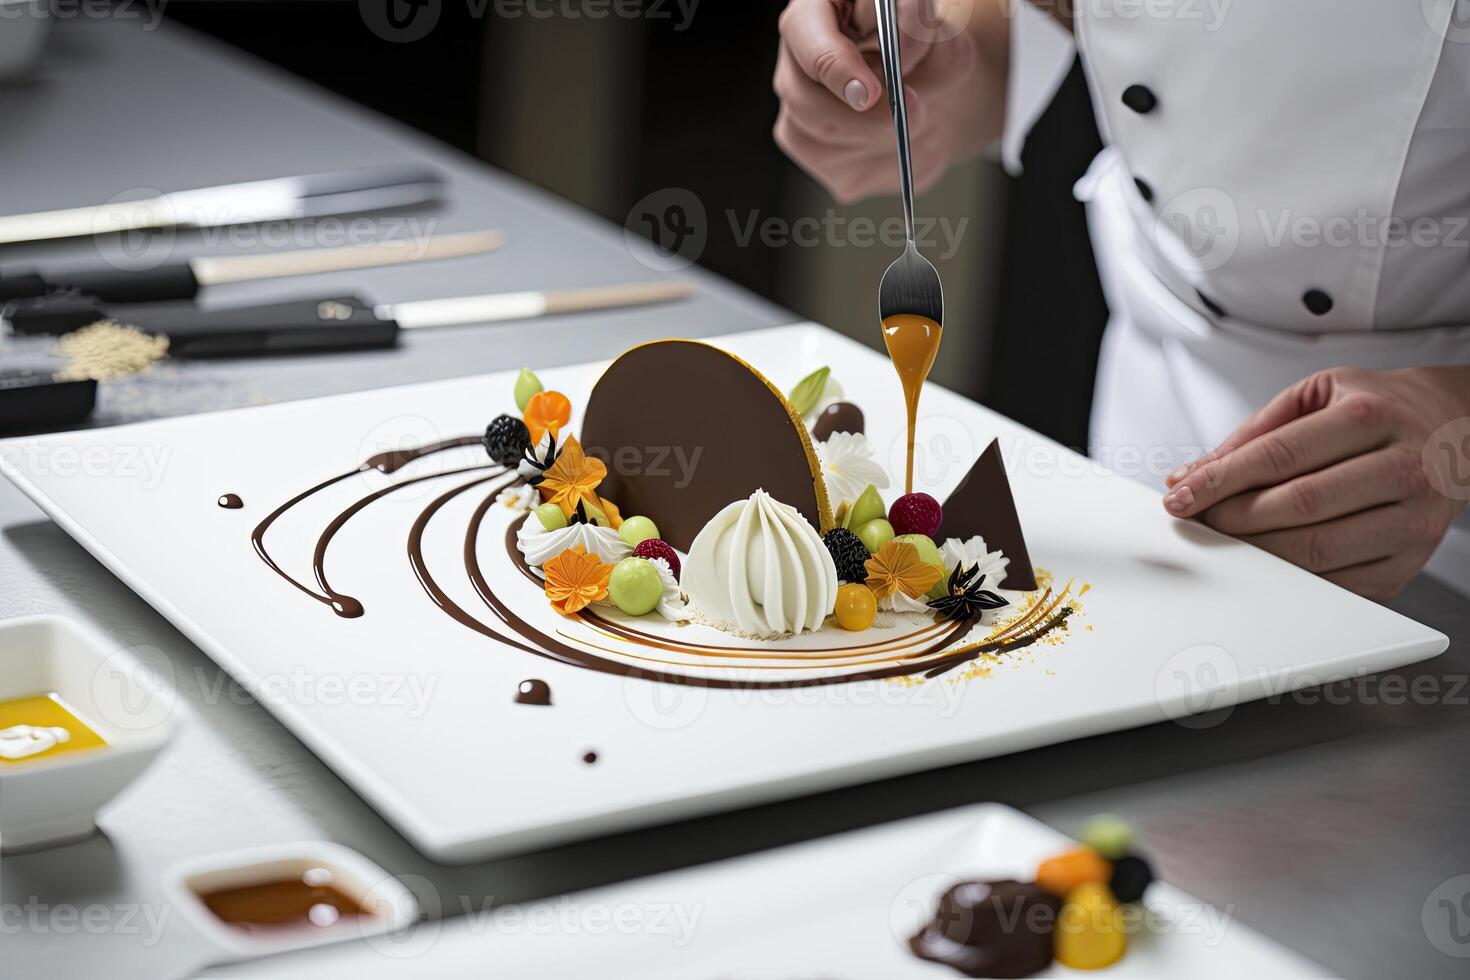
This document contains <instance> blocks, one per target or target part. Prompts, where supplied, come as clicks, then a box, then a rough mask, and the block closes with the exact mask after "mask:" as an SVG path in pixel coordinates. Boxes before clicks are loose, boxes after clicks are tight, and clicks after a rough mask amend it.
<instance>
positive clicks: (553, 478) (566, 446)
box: [537, 436, 607, 517]
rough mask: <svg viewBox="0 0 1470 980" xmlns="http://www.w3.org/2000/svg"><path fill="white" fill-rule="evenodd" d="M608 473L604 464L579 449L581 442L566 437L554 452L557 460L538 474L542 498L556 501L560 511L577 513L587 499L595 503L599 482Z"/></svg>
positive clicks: (568, 515) (568, 514)
mask: <svg viewBox="0 0 1470 980" xmlns="http://www.w3.org/2000/svg"><path fill="white" fill-rule="evenodd" d="M606 476H607V466H606V465H605V464H604V463H603V462H602V460H600V459H598V458H597V457H596V456H588V455H587V454H586V453H584V452H582V444H581V443H579V442H578V441H577V440H576V438H575V437H573V436H567V441H566V442H565V443H563V444H562V447H561V452H560V453H558V454H557V457H556V462H555V463H553V464H551V467H550V468H549V469H548V470H547V471H546V472H545V473H543V474H541V483H540V484H539V486H538V487H537V489H538V490H540V491H541V499H542V500H544V501H546V502H547V503H548V504H556V505H557V506H558V507H560V508H561V512H562V513H563V514H565V515H566V516H567V517H571V516H572V515H573V514H575V513H576V512H577V504H578V503H579V502H581V501H583V500H587V501H589V502H591V503H593V504H597V502H598V500H599V498H598V496H597V487H598V484H600V483H602V481H603V479H604V478H605V477H606Z"/></svg>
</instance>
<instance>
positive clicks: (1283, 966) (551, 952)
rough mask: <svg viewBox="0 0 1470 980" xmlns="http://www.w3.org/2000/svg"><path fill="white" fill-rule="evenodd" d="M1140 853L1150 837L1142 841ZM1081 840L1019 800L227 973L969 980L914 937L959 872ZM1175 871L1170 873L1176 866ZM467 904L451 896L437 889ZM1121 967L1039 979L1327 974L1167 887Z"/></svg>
mask: <svg viewBox="0 0 1470 980" xmlns="http://www.w3.org/2000/svg"><path fill="white" fill-rule="evenodd" d="M1142 843H1143V845H1144V847H1145V849H1146V848H1147V843H1148V842H1147V841H1143V842H1142ZM1070 844H1071V842H1070V841H1069V840H1068V839H1067V838H1066V837H1065V836H1063V835H1062V834H1059V833H1057V832H1056V831H1055V830H1052V829H1051V828H1050V827H1048V826H1046V825H1045V824H1042V823H1039V822H1037V821H1036V820H1033V819H1031V818H1030V817H1028V816H1026V815H1025V814H1022V813H1019V812H1017V811H1015V810H1012V809H1010V808H1009V807H1004V806H999V805H994V804H990V805H985V806H975V807H965V808H964V809H960V810H950V811H947V812H945V813H937V814H932V815H930V816H925V817H917V818H914V819H912V820H904V821H901V822H899V823H893V824H886V825H884V826H881V827H872V828H869V829H867V830H862V831H857V832H854V833H848V834H842V835H840V836H837V837H832V838H829V839H827V840H820V841H813V842H810V843H806V844H798V845H795V846H792V847H785V848H780V849H778V850H775V851H769V852H767V853H764V854H759V855H755V856H752V857H745V858H737V859H734V860H731V861H722V862H719V863H717V864H711V865H707V866H705V867H699V868H690V869H688V870H685V871H677V872H673V873H670V874H665V875H657V876H655V877H652V878H644V879H640V880H637V881H631V882H626V883H624V884H620V885H614V886H611V887H608V888H603V889H598V890H596V891H592V892H586V893H583V894H577V895H569V896H564V897H561V898H555V899H548V900H546V901H543V902H531V903H527V904H524V905H508V906H504V907H499V908H494V909H490V910H480V909H476V910H474V911H471V912H470V913H469V914H468V915H467V916H465V917H464V918H462V919H456V920H451V921H448V922H443V923H426V924H421V925H420V926H419V928H418V930H417V931H416V932H415V933H414V934H412V935H410V936H409V937H407V938H404V939H401V940H399V941H397V942H394V943H386V942H375V943H374V942H368V943H354V944H353V945H350V946H337V947H334V948H332V949H330V950H323V951H318V952H314V953H311V954H308V955H300V956H289V957H284V958H280V959H276V960H272V961H266V962H259V963H254V964H250V965H247V966H241V967H235V968H230V969H228V970H221V971H219V972H218V973H216V974H212V975H215V976H229V977H237V978H240V980H246V978H249V980H298V978H300V980H307V978H315V977H321V976H344V977H346V976H350V977H354V978H356V980H377V978H379V977H382V978H388V977H395V978H396V977H400V976H403V975H404V971H405V969H406V967H407V964H412V965H413V971H414V972H415V973H416V974H419V975H425V976H429V975H432V976H434V977H439V978H443V980H458V978H461V977H464V978H470V977H474V978H480V977H490V976H495V977H531V976H534V977H538V978H540V980H560V978H563V977H565V978H568V980H582V978H584V977H587V976H603V977H639V978H644V980H655V978H660V977H668V978H671V980H672V978H679V980H693V978H714V977H739V978H741V980H758V978H772V980H775V978H786V977H853V978H867V977H873V978H878V977H882V978H885V980H887V978H891V977H921V978H922V977H932V978H934V980H942V978H944V977H958V976H960V974H958V973H956V972H954V971H953V970H951V969H949V968H948V967H945V966H941V965H938V964H934V963H928V962H925V961H923V960H920V959H918V958H916V957H914V956H913V955H912V954H911V953H910V952H909V950H908V947H907V945H906V941H907V939H908V937H909V936H911V935H913V933H915V932H916V931H918V929H919V927H920V926H921V925H922V924H923V923H924V922H925V921H927V920H928V918H929V917H930V916H931V915H932V914H933V910H934V906H935V902H936V900H937V899H938V897H939V895H940V894H942V893H943V892H944V891H945V889H947V888H948V887H950V886H951V885H953V884H955V883H956V882H958V881H966V880H975V879H996V878H1018V879H1021V880H1026V879H1029V878H1030V877H1032V876H1033V875H1034V874H1035V871H1036V865H1037V864H1038V863H1040V861H1041V860H1042V859H1043V858H1046V857H1049V856H1050V855H1052V854H1056V853H1058V852H1059V851H1061V850H1063V849H1065V848H1066V847H1068V846H1070ZM1167 870H1168V869H1167V868H1165V869H1164V871H1165V872H1167ZM439 900H440V902H441V903H444V907H446V908H457V907H458V906H457V905H455V900H454V898H453V897H452V896H442V895H441V896H439ZM1145 908H1146V914H1145V915H1143V916H1141V917H1140V931H1138V932H1136V933H1134V934H1133V935H1131V936H1130V939H1129V945H1128V951H1127V953H1126V954H1125V955H1124V957H1123V959H1122V960H1120V961H1119V962H1117V963H1115V964H1113V965H1112V966H1110V967H1108V968H1106V969H1103V970H1097V971H1091V972H1087V973H1082V972H1078V971H1074V970H1069V969H1066V968H1065V967H1061V966H1058V965H1056V964H1053V965H1052V967H1051V969H1050V970H1048V971H1046V972H1045V973H1042V974H1039V976H1068V977H1080V976H1091V977H1097V978H1098V980H1119V978H1125V977H1127V978H1135V977H1167V978H1170V980H1174V978H1178V977H1191V978H1199V980H1213V978H1221V980H1224V978H1227V977H1228V978H1232V980H1233V978H1237V977H1270V978H1273V980H1276V978H1283V980H1284V978H1288V977H1325V976H1329V975H1330V974H1329V973H1328V972H1327V971H1326V970H1324V969H1323V968H1322V967H1320V966H1317V965H1316V964H1314V963H1312V962H1310V961H1308V960H1305V959H1303V958H1302V957H1300V956H1298V955H1296V954H1295V953H1292V952H1290V951H1288V950H1286V949H1284V948H1283V947H1281V946H1279V945H1277V944H1276V943H1274V942H1272V941H1271V940H1269V939H1266V938H1264V937H1262V936H1260V935H1259V934H1257V933H1255V932H1252V931H1251V930H1250V929H1249V928H1247V927H1245V926H1243V925H1241V924H1240V923H1238V922H1235V921H1234V919H1233V917H1232V916H1231V915H1230V913H1229V912H1228V911H1226V910H1222V909H1218V908H1215V907H1213V906H1211V905H1208V904H1206V903H1204V902H1201V901H1200V900H1199V899H1196V898H1192V897H1190V896H1189V895H1186V894H1184V893H1183V892H1180V891H1178V890H1177V889H1174V888H1171V887H1169V886H1168V884H1167V883H1159V884H1155V885H1153V886H1152V887H1151V888H1150V889H1149V891H1148V895H1147V896H1146V903H1145Z"/></svg>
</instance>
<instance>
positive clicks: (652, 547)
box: [633, 538, 683, 579]
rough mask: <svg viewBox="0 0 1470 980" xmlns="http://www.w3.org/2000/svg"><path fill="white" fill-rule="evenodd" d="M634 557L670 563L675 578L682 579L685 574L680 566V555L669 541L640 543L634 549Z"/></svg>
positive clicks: (652, 539) (652, 540) (654, 539)
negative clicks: (656, 559)
mask: <svg viewBox="0 0 1470 980" xmlns="http://www.w3.org/2000/svg"><path fill="white" fill-rule="evenodd" d="M633 557H635V558H662V559H663V560H664V561H666V562H668V563H669V570H670V571H671V572H673V573H674V578H676V579H677V578H680V577H681V576H682V574H683V569H682V568H681V567H680V566H679V553H678V552H677V551H675V550H674V546H673V545H671V544H669V543H668V542H667V541H661V540H660V539H658V538H649V539H648V540H647V541H640V542H638V547H636V548H634V549H633Z"/></svg>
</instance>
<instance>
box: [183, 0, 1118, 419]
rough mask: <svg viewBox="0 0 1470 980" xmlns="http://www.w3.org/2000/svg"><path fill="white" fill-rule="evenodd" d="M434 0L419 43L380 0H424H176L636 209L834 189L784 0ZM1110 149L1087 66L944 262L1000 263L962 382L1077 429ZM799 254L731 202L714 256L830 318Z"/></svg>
mask: <svg viewBox="0 0 1470 980" xmlns="http://www.w3.org/2000/svg"><path fill="white" fill-rule="evenodd" d="M416 2H417V3H420V4H429V5H432V6H430V7H426V8H425V9H424V10H420V11H417V14H418V15H422V14H424V13H425V12H435V11H437V18H438V19H437V21H436V22H435V24H434V27H433V29H432V30H430V31H428V33H427V34H425V36H423V37H422V38H418V39H415V40H412V41H411V42H408V43H404V42H401V41H400V42H395V41H390V40H385V39H384V38H383V37H381V36H379V34H378V33H375V32H374V31H373V30H371V29H370V28H369V26H368V23H367V20H366V18H367V17H368V16H370V15H375V14H374V13H373V12H372V11H370V10H369V8H368V7H367V6H366V5H368V4H378V5H380V6H379V8H378V10H379V12H381V11H383V10H386V9H388V8H387V6H386V5H387V4H393V3H396V4H404V3H405V0H362V2H361V3H359V2H357V0H316V2H303V0H294V2H276V0H196V2H188V0H174V2H172V3H170V4H168V5H167V6H166V7H165V12H166V16H167V17H168V18H169V19H171V20H173V21H175V22H178V23H183V24H187V25H189V26H191V27H193V28H196V29H198V30H201V31H204V32H206V33H208V34H211V35H214V36H216V37H218V38H220V39H222V40H225V41H227V42H229V43H231V44H234V45H237V46H239V47H241V48H243V49H245V50H247V51H249V52H251V53H253V54H255V55H257V56H259V57H261V58H264V59H266V60H267V61H270V62H273V63H275V64H277V65H279V66H281V67H282V68H284V69H286V70H288V71H291V72H293V73H296V74H299V75H302V76H304V77H306V78H309V79H311V80H313V81H315V82H317V83H318V84H320V85H322V86H324V87H326V88H328V89H330V90H332V91H334V92H337V93H339V94H341V95H343V96H346V97H348V98H350V99H352V100H354V101H357V102H360V103H362V104H364V105H366V106H369V107H371V108H373V109H375V110H377V111H379V112H382V113H385V114H387V115H389V116H392V117H394V118H396V119H398V120H400V121H402V122H404V123H406V124H408V125H410V126H413V127H415V128H416V129H419V130H422V131H424V132H425V133H428V134H430V135H432V136H434V137H436V138H438V139H440V140H443V141H445V142H447V143H450V144H453V145H454V146H456V147H459V148H460V149H462V150H464V151H465V152H467V153H470V154H474V155H476V156H479V157H480V158H482V159H484V160H486V161H487V162H489V163H491V164H493V165H495V166H497V167H501V168H503V169H505V170H508V171H510V172H512V173H515V174H517V175H518V176H520V177H522V178H525V179H527V180H529V181H531V182H533V183H537V184H540V185H541V186H545V187H547V188H548V189H550V190H552V191H554V192H556V193H559V194H562V195H563V196H566V197H568V198H571V199H572V200H574V201H576V203H578V204H580V205H582V206H583V207H586V208H588V209H589V210H592V211H594V212H596V213H598V214H601V215H602V216H603V217H605V218H607V219H609V220H610V221H614V222H617V223H619V224H622V223H623V222H624V221H625V220H626V219H627V217H628V214H629V209H630V208H632V207H633V206H634V205H635V203H636V202H638V201H639V200H640V199H642V198H643V197H644V196H645V195H648V194H650V193H653V192H656V191H659V190H660V189H662V188H667V187H685V188H688V189H690V190H692V191H694V192H695V194H697V195H698V196H699V197H700V198H701V200H703V201H707V202H712V203H714V204H716V205H717V206H718V207H719V208H720V209H721V210H723V209H724V208H727V207H734V208H737V209H739V210H741V211H742V212H744V211H748V210H759V211H760V212H761V213H764V214H771V215H779V216H784V217H787V218H795V217H798V216H799V214H800V213H801V209H802V208H810V207H811V206H812V205H811V202H812V201H814V200H817V201H821V200H823V199H824V195H823V194H822V192H821V191H820V189H819V188H818V187H817V185H816V184H815V183H814V182H812V181H811V180H810V178H808V177H807V176H806V175H805V174H803V173H802V172H801V171H800V170H798V169H797V168H796V167H795V166H794V165H792V164H791V163H790V162H789V161H788V160H786V158H785V157H784V156H783V155H782V154H781V153H780V151H779V150H778V149H777V148H776V146H775V144H774V142H773V141H772V140H771V137H770V130H771V125H772V123H773V121H774V119H775V117H776V99H775V96H774V95H773V94H772V92H771V86H770V78H771V74H772V69H773V67H774V63H775V55H776V47H777V34H776V19H777V15H778V14H779V12H780V10H781V8H782V7H783V6H784V2H783V0H740V2H729V0H724V2H721V0H704V2H702V3H700V5H699V6H698V7H697V8H696V10H695V14H694V16H693V17H692V18H690V19H689V21H688V23H687V24H682V23H678V22H676V15H674V12H673V11H672V10H671V9H670V8H671V7H672V5H669V4H665V5H664V9H670V13H671V16H670V17H665V18H660V17H654V16H646V17H643V18H638V19H636V20H629V19H626V18H624V19H621V20H616V21H612V20H610V21H602V22H600V23H597V24H593V23H591V22H590V21H589V20H587V19H585V18H583V19H581V21H580V22H579V23H572V22H563V23H558V22H556V20H555V19H548V20H540V21H532V20H530V19H528V18H526V17H521V18H519V19H518V20H515V21H508V20H505V19H503V18H501V17H499V16H497V13H496V8H495V6H494V3H493V0H416ZM648 9H654V8H648ZM396 13H397V15H398V16H400V17H402V16H412V15H414V14H415V11H413V10H411V9H409V8H408V7H407V6H406V5H405V6H400V7H398V8H396ZM584 107H585V113H583V114H579V109H583V108H584ZM599 123H605V124H604V125H598V124H599ZM1098 148H1099V141H1098V135H1097V130H1096V127H1095V125H1094V123H1093V120H1092V113H1091V109H1090V106H1089V105H1088V102H1087V94H1086V90H1085V83H1084V82H1083V80H1082V76H1081V73H1080V71H1077V70H1076V69H1075V68H1074V70H1073V72H1072V74H1071V76H1070V77H1069V78H1068V80H1067V82H1066V83H1065V85H1064V86H1063V88H1062V90H1061V92H1060V93H1059V95H1058V97H1057V99H1056V100H1055V101H1054V103H1053V104H1052V106H1051V107H1050V109H1049V110H1048V111H1047V113H1046V115H1045V116H1043V118H1042V120H1041V122H1040V123H1039V124H1038V126H1037V127H1036V129H1035V130H1033V132H1032V134H1031V138H1030V139H1029V141H1028V143H1027V146H1026V151H1025V155H1024V162H1025V174H1024V175H1023V176H1021V177H1018V178H1009V177H1001V176H999V175H998V174H995V173H991V174H989V175H988V178H989V180H990V182H991V183H993V184H994V185H995V186H996V187H997V188H999V190H998V191H997V192H995V193H994V194H993V195H991V196H992V197H993V198H994V201H993V205H992V206H991V207H990V210H989V211H988V213H987V214H986V215H984V216H982V217H984V219H985V220H984V221H983V222H981V221H977V222H976V224H977V225H979V226H980V227H981V228H982V229H983V230H984V232H983V233H984V234H986V235H988V236H993V237H995V238H996V239H998V240H996V241H994V242H993V243H990V244H989V246H988V247H987V248H986V250H985V252H984V254H985V255H986V256H987V258H985V259H984V260H983V261H984V262H985V263H988V264H991V265H993V266H994V267H993V268H979V269H974V268H962V269H960V270H958V272H956V270H954V269H946V270H945V272H944V274H945V277H946V284H947V285H950V284H951V283H953V282H954V281H955V278H956V276H957V275H960V276H964V275H974V276H976V277H987V278H988V279H989V280H991V281H993V282H994V287H993V288H990V289H986V290H981V291H979V292H978V293H977V294H976V295H975V296H973V297H970V298H968V301H967V305H969V306H971V307H973V308H969V309H961V310H955V309H953V307H951V308H950V309H949V310H947V311H946V321H947V322H948V323H953V322H955V321H956V320H959V319H963V320H965V321H968V322H971V323H974V324H978V325H979V327H980V330H979V331H978V332H977V335H978V336H979V337H980V338H981V339H980V344H979V347H978V348H972V349H970V350H968V351H966V352H965V353H964V357H965V358H966V359H967V360H969V361H972V362H973V363H972V364H967V365H962V367H964V368H967V369H966V370H961V371H953V372H951V373H950V374H949V375H947V376H945V377H944V378H943V380H944V382H945V383H946V384H948V385H949V386H950V387H954V388H957V389H960V390H961V391H963V393H965V394H967V395H969V396H971V397H973V398H977V399H979V400H981V401H984V402H985V403H987V404H989V405H990V406H991V407H993V408H995V409H997V410H999V411H1001V412H1002V413H1004V414H1006V415H1009V416H1011V417H1012V418H1015V419H1017V420H1018V421H1021V422H1023V423H1025V424H1027V425H1030V426H1032V427H1033V428H1036V429H1038V430H1040V431H1042V432H1044V433H1046V434H1047V435H1050V436H1052V437H1053V438H1056V439H1058V440H1060V441H1062V442H1064V443H1066V444H1068V445H1071V446H1074V447H1085V445H1086V440H1087V413H1088V408H1089V406H1090V403H1091V396H1092V376H1093V371H1094V369H1095V365H1096V358H1097V347H1098V340H1099V337H1100V335H1101V332H1102V327H1103V324H1104V321H1105V318H1106V310H1105V307H1104V305H1103V301H1102V297H1101V293H1100V290H1099V287H1098V283H1097V277H1096V272H1095V270H1094V267H1093V262H1092V254H1091V250H1090V246H1089V243H1088V240H1087V236H1086V230H1085V227H1084V224H1083V216H1082V210H1081V206H1080V205H1078V204H1077V203H1076V202H1075V201H1074V200H1073V199H1072V196H1071V187H1072V184H1073V183H1074V182H1075V181H1076V179H1077V178H1078V177H1080V176H1081V174H1082V173H1083V171H1084V170H1085V169H1086V166H1087V163H1088V162H1089V161H1090V160H1091V158H1092V156H1093V155H1094V154H1095V153H1096V152H1097V150H1098ZM984 166H985V167H987V168H989V169H990V170H992V171H993V170H994V169H995V165H994V164H987V165H984ZM966 173H967V174H969V173H973V171H966ZM980 176H981V177H984V176H986V175H985V173H984V171H983V170H982V171H980ZM976 179H980V178H979V177H977V178H976ZM793 202H798V203H796V204H795V205H793ZM822 206H823V207H827V206H830V202H827V203H826V204H824V205H822ZM1002 216H1003V217H1002ZM834 261H837V262H839V263H840V262H842V261H843V258H842V257H837V258H835V259H834ZM969 261H970V263H971V265H972V266H973V265H974V264H976V263H977V262H979V261H981V260H976V259H969ZM789 262H790V257H789V254H788V252H786V251H783V250H780V249H772V248H766V247H763V246H762V245H760V243H759V242H758V241H757V242H754V243H752V244H749V245H744V246H742V245H741V244H739V243H738V242H737V241H736V240H735V237H734V235H733V234H731V232H730V229H729V228H728V227H727V226H726V225H725V224H723V223H721V222H718V221H711V222H710V223H709V242H708V245H707V246H706V247H705V249H704V252H703V253H702V255H701V256H700V263H701V264H702V265H704V266H705V267H707V268H709V269H711V270H713V271H715V272H717V273H719V274H721V275H723V276H726V277H728V278H730V279H733V280H735V281H736V282H739V283H741V284H742V285H744V286H746V287H748V288H749V289H751V290H753V291H755V292H757V293H760V294H762V295H764V296H767V297H769V298H771V299H773V300H775V301H776V302H778V303H781V304H782V305H784V306H787V307H788V308H791V309H793V310H795V311H796V312H798V313H801V314H803V315H804V316H809V317H812V318H815V319H828V318H830V317H831V316H832V314H831V313H830V312H829V311H827V310H824V309H823V304H821V303H820V302H817V301H814V300H813V299H812V297H811V296H810V295H808V294H806V293H804V292H803V291H802V290H801V289H799V288H797V285H795V284H793V281H792V276H791V274H790V270H789V267H788V266H789ZM838 271H839V273H840V272H841V271H842V270H841V267H840V266H839V270H838ZM866 274H867V272H866V270H864V271H863V273H862V275H858V274H857V270H854V278H859V279H863V278H864V277H865V276H866ZM873 285H876V283H874V284H873ZM961 295H962V298H963V293H962V294H961ZM824 313H826V317H824V315H823V314H824Z"/></svg>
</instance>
